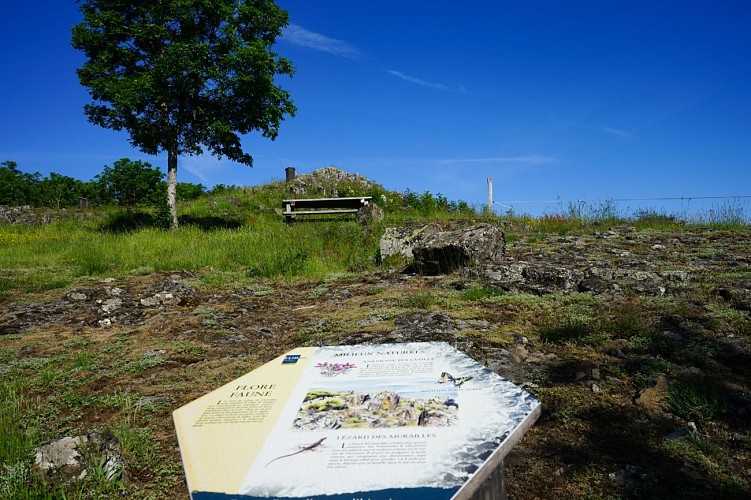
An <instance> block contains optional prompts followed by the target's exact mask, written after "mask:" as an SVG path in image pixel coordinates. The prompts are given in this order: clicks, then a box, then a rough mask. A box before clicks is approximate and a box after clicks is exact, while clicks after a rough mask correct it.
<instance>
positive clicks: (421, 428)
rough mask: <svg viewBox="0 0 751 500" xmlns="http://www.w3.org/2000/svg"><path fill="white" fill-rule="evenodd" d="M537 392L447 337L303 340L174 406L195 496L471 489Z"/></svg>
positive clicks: (533, 408) (533, 405)
mask: <svg viewBox="0 0 751 500" xmlns="http://www.w3.org/2000/svg"><path fill="white" fill-rule="evenodd" d="M539 412H540V403H539V401H538V400H537V399H535V398H534V397H532V396H531V395H530V394H528V393H527V392H525V391H523V390H522V389H520V388H518V387H517V386H515V385H513V384H512V383H511V382H509V381H507V380H505V379H503V378H502V377H499V376H498V375H496V374H495V373H493V372H492V371H491V370H489V369H487V368H485V367H483V366H482V365H480V364H479V363H478V362H476V361H475V360H473V359H472V358H470V357H468V356H466V355H465V354H463V353H462V352H460V351H458V350H456V349H454V348H453V347H451V346H450V345H449V344H446V343H443V342H423V343H406V344H379V345H356V346H332V347H305V348H300V349H296V350H294V351H291V352H289V353H288V354H285V355H283V356H280V357H279V358H276V359H275V360H273V361H271V362H269V363H267V364H265V365H263V366H262V367H260V368H258V369H256V370H253V371H252V372H250V373H248V374H246V375H244V376H243V377H240V378H239V379H237V380H235V381H233V382H231V383H229V384H227V385H225V386H223V387H221V388H219V389H217V390H215V391H213V392H211V393H209V394H207V395H205V396H203V397H202V398H199V399H197V400H195V401H193V402H191V403H189V404H187V405H185V406H183V407H182V408H179V409H178V410H176V411H175V412H174V420H175V427H176V429H177V436H178V441H179V443H180V450H181V453H182V458H183V464H184V466H185V474H186V478H187V482H188V488H189V490H190V493H191V498H192V499H193V500H208V499H211V500H220V499H230V498H232V499H242V500H249V499H260V498H285V499H293V498H299V499H303V498H304V499H347V500H352V499H360V498H363V499H365V498H367V499H370V500H377V499H396V498H410V499H427V498H430V499H433V498H435V499H449V498H457V499H458V498H469V496H471V494H472V493H473V492H474V491H475V490H476V489H477V488H478V487H479V486H480V485H481V484H482V482H483V481H484V479H485V478H486V477H488V475H489V474H490V473H491V472H492V471H493V469H494V468H495V467H497V466H498V465H499V464H500V463H501V461H502V460H503V457H504V456H505V455H506V454H507V453H508V452H509V451H510V449H511V447H512V446H513V445H514V444H515V443H516V442H517V441H518V440H519V439H520V438H521V437H522V435H523V434H524V432H526V430H527V429H528V428H529V427H530V426H531V425H532V423H534V421H535V420H536V419H537V417H538V415H539Z"/></svg>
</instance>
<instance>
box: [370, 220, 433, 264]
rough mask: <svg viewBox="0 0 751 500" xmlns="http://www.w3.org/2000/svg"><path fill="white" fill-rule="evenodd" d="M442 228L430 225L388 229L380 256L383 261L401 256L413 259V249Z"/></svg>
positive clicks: (382, 240) (381, 246) (383, 238)
mask: <svg viewBox="0 0 751 500" xmlns="http://www.w3.org/2000/svg"><path fill="white" fill-rule="evenodd" d="M440 230H441V226H439V225H438V224H428V225H426V226H421V227H388V228H386V230H385V231H384V233H383V236H382V237H381V242H380V246H379V256H380V258H381V260H385V259H388V258H389V257H394V256H399V257H403V258H405V259H412V258H413V254H412V249H413V248H414V247H415V245H417V244H418V243H419V242H420V241H421V240H422V239H424V238H425V237H426V236H428V235H430V234H433V233H436V232H439V231H440Z"/></svg>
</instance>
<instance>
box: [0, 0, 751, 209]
mask: <svg viewBox="0 0 751 500" xmlns="http://www.w3.org/2000/svg"><path fill="white" fill-rule="evenodd" d="M278 3H279V4H280V5H281V6H282V7H284V8H285V9H287V10H288V11H289V13H290V20H291V24H290V26H289V27H288V29H287V30H286V32H285V36H284V37H283V38H282V39H281V40H279V42H278V44H277V46H276V50H277V51H278V52H279V53H280V54H281V55H284V56H286V57H288V58H289V59H291V60H292V62H293V63H294V65H295V66H296V68H297V72H296V74H295V76H294V77H293V78H292V79H287V78H284V79H282V80H280V83H281V84H282V86H283V87H285V88H287V89H288V90H290V92H291V93H292V98H293V100H294V102H295V104H296V106H297V107H298V113H297V116H296V117H295V118H292V119H287V120H286V121H285V122H284V123H283V124H282V127H281V131H280V134H279V137H278V138H277V139H276V141H270V140H268V139H264V138H262V137H261V136H260V135H249V136H246V137H244V139H243V145H244V146H245V149H246V150H247V151H248V152H249V153H250V154H251V155H253V157H254V159H255V166H254V167H253V168H248V167H245V166H242V165H237V164H234V163H231V162H229V161H226V160H225V161H217V160H216V159H215V158H213V157H210V156H205V157H186V158H182V159H181V163H180V166H179V170H178V180H180V181H185V182H201V183H203V184H204V185H207V186H211V185H213V184H217V183H222V184H237V185H258V184H263V183H265V182H268V181H270V180H273V179H281V178H283V177H284V168H285V167H286V166H289V165H292V166H295V167H296V168H297V171H298V173H307V172H310V171H312V170H314V169H316V168H320V167H323V166H329V165H334V166H337V167H339V168H342V169H344V170H347V171H349V172H353V173H360V174H362V175H364V176H366V177H368V178H370V179H373V180H375V181H376V182H379V183H381V184H383V185H384V186H385V187H386V188H389V189H394V190H399V191H402V190H404V189H407V188H409V189H411V190H412V191H416V192H423V191H425V190H428V191H430V192H432V193H434V194H435V193H442V194H443V195H445V196H447V197H448V198H449V199H454V200H458V199H462V200H466V201H468V202H470V203H477V204H482V203H487V182H486V179H487V178H488V177H491V178H492V179H493V187H494V196H495V200H496V201H498V202H503V203H505V202H507V201H524V200H557V199H561V200H600V199H622V198H665V197H668V198H669V197H686V198H689V197H702V196H748V195H751V169H750V168H749V166H750V165H749V158H751V4H750V3H748V2H745V1H725V0H715V1H709V0H707V1H691V0H683V1H659V0H655V1H651V2H634V1H633V0H631V1H620V0H612V1H602V0H592V1H570V2H561V1H538V0H527V1H523V2H522V1H472V2H462V3H460V2H455V1H452V2H449V1H442V0H438V1H432V2H422V1H420V2H418V1H411V2H410V1H404V0H402V1H398V2H396V1H390V0H382V1H379V2H365V1H356V0H349V1H334V0H316V1H303V0H280V1H279V2H278ZM79 19H80V16H79V13H78V6H77V5H76V3H75V2H74V1H72V0H71V1H62V0H38V1H37V2H10V3H9V5H7V6H4V8H3V16H2V17H1V18H0V48H1V49H2V50H1V51H0V58H1V59H0V67H2V68H3V76H2V78H0V161H4V160H14V161H16V162H18V164H19V167H20V168H21V169H22V170H24V171H29V172H32V171H39V172H41V173H42V174H47V173H49V172H50V171H53V172H57V173H60V174H65V175H69V176H72V177H76V178H79V179H82V180H89V179H91V178H92V177H93V176H94V175H96V174H97V173H99V172H101V170H102V167H103V166H104V165H111V164H112V163H113V162H114V161H115V160H117V159H119V158H122V157H129V158H132V159H143V160H146V161H149V162H151V163H152V164H153V165H154V166H157V167H159V168H161V169H162V170H166V157H165V156H164V155H162V156H158V157H151V156H148V155H144V154H142V153H140V152H139V151H138V150H136V149H134V148H132V147H131V146H130V145H129V143H128V140H127V136H126V135H125V134H124V133H117V132H114V131H111V130H105V129H102V128H99V127H96V126H94V125H92V124H90V123H88V122H87V121H86V118H85V116H84V115H83V112H82V109H83V106H84V105H85V104H86V103H87V102H88V94H87V92H86V89H84V88H83V87H81V86H80V85H79V84H78V81H77V77H76V74H75V70H76V68H78V67H79V66H80V65H81V64H82V63H83V60H84V59H83V55H82V54H80V53H78V52H77V51H75V50H74V49H73V48H71V46H70V28H71V26H72V25H73V24H75V23H77V22H78V21H79ZM731 201H732V200H731ZM727 202H728V200H717V201H716V203H727ZM701 203H702V202H700V201H699V200H694V201H691V202H679V203H677V204H676V203H674V202H668V201H654V202H627V203H624V204H623V205H624V206H626V205H628V206H631V207H633V206H635V205H645V206H652V207H655V208H657V209H664V210H667V211H674V210H678V209H681V208H689V209H695V208H698V207H699V206H700V205H701ZM706 203H715V201H712V202H706ZM743 203H746V201H745V199H744V201H743ZM504 208H505V206H504V205H503V204H500V203H499V204H497V205H496V210H497V211H503V210H504ZM514 208H515V210H517V211H521V212H531V213H543V212H545V211H547V212H551V211H555V208H556V205H555V204H554V203H553V204H548V205H543V204H514Z"/></svg>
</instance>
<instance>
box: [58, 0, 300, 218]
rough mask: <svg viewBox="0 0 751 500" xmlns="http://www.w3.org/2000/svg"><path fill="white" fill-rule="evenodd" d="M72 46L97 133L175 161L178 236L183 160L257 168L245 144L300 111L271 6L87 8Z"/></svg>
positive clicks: (89, 0)
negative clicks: (204, 157) (113, 133)
mask: <svg viewBox="0 0 751 500" xmlns="http://www.w3.org/2000/svg"><path fill="white" fill-rule="evenodd" d="M80 9H81V13H82V15H83V22H81V23H80V24H77V25H76V26H74V27H73V37H72V43H73V46H74V47H75V48H76V49H79V50H82V51H83V52H84V54H85V55H86V57H87V61H86V62H85V63H84V65H83V66H82V67H81V68H80V69H79V70H78V77H79V80H80V82H81V84H82V85H83V86H85V87H88V89H89V93H90V95H91V97H92V102H91V103H89V104H87V105H86V107H85V108H84V112H85V114H86V116H87V117H88V119H89V121H91V122H92V123H94V124H96V125H99V126H102V127H104V128H109V129H114V130H125V131H127V132H128V134H129V135H130V142H131V143H132V144H133V145H134V146H136V147H138V148H139V149H140V150H141V151H143V152H145V153H147V154H158V153H161V152H164V151H166V152H167V156H168V159H167V164H168V165H167V198H168V204H169V206H170V209H171V212H172V218H173V225H174V226H177V211H176V205H175V193H176V186H177V163H178V157H179V155H183V154H189V155H192V154H201V153H203V152H204V150H208V152H210V153H211V154H214V155H217V156H219V157H223V156H225V157H227V158H229V159H231V160H233V161H236V162H239V163H242V164H246V165H249V166H252V164H253V158H252V156H251V155H250V154H248V153H246V152H245V151H244V150H243V148H242V145H241V141H240V135H242V134H247V133H250V132H253V131H259V132H261V133H262V135H263V136H264V137H268V138H270V139H274V138H276V136H277V134H278V133H279V125H280V123H281V121H283V119H284V116H285V115H289V116H294V113H295V111H296V109H295V107H294V105H293V104H292V101H291V100H290V95H289V92H288V91H286V90H284V89H282V88H281V87H280V86H278V85H276V83H275V76H276V75H289V76H292V74H293V67H292V64H291V63H290V61H288V60H287V59H285V58H283V57H280V56H279V55H278V54H276V53H275V52H274V51H273V50H272V46H273V44H274V42H275V40H276V38H277V37H278V36H280V35H281V30H282V28H283V27H284V26H286V25H287V23H288V15H287V12H286V11H284V10H282V9H280V8H279V7H278V6H276V5H275V4H274V2H273V1H271V0H140V1H133V0H84V1H82V2H81V7H80Z"/></svg>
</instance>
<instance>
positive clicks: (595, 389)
mask: <svg viewBox="0 0 751 500" xmlns="http://www.w3.org/2000/svg"><path fill="white" fill-rule="evenodd" d="M592 392H594V393H595V394H597V393H598V392H600V386H599V385H597V384H592Z"/></svg>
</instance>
